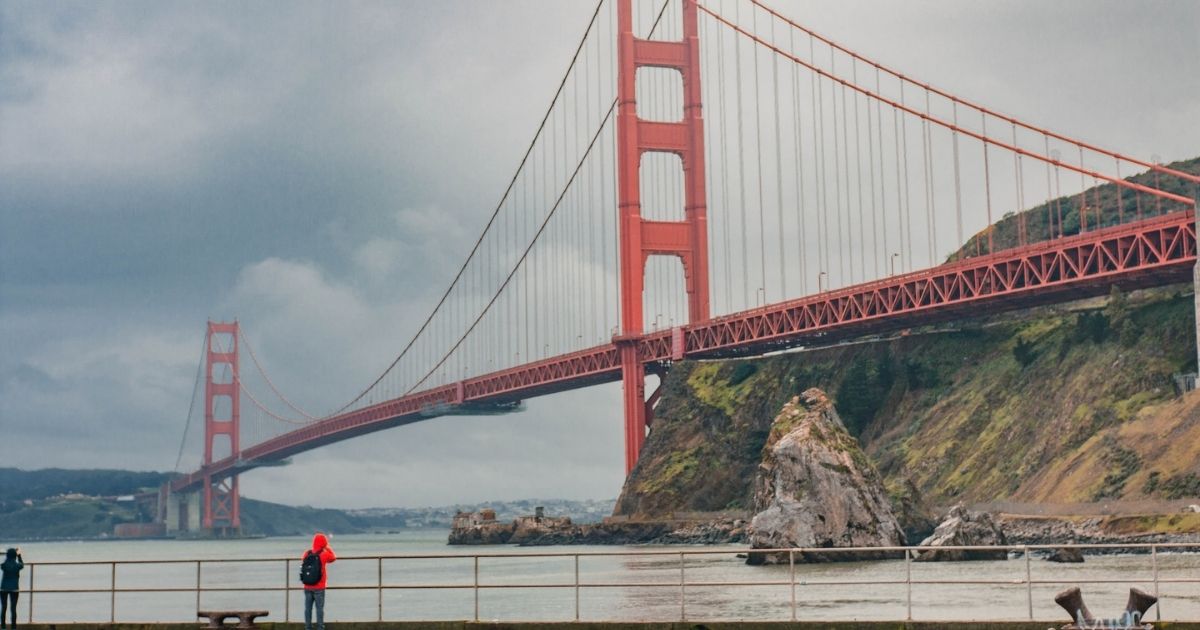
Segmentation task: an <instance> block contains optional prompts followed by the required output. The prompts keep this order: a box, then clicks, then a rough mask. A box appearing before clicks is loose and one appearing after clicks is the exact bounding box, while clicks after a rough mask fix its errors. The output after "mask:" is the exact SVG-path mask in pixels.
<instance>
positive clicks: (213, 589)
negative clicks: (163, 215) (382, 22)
mask: <svg viewBox="0 0 1200 630" xmlns="http://www.w3.org/2000/svg"><path fill="white" fill-rule="evenodd" d="M1152 581H1154V580H1153V578H1152V577H1148V578H1125V579H1107V578H1080V579H1067V578H1063V579H1055V580H1043V579H1037V580H1030V581H1028V582H1027V581H1026V580H1025V579H1024V578H1014V579H1011V580H967V579H964V580H902V579H895V580H796V582H795V584H796V585H797V586H898V585H903V584H913V585H926V586H945V585H993V586H1020V585H1023V584H1027V583H1028V584H1128V583H1131V582H1133V583H1136V582H1152ZM1158 581H1159V582H1160V583H1170V584H1200V578H1159V579H1158ZM790 584H792V582H790V581H788V580H762V581H755V580H741V581H715V582H712V581H704V582H694V581H687V582H684V583H683V586H687V587H691V586H697V587H706V586H789V585H790ZM575 586H579V587H580V588H639V587H650V588H679V586H680V583H679V581H674V582H580V583H579V584H575V583H574V582H539V583H533V584H495V583H493V584H486V583H481V584H479V585H478V586H476V585H474V584H383V585H378V584H361V585H338V586H327V587H326V589H327V590H339V591H356V590H358V591H361V590H378V589H383V590H424V589H428V590H439V589H441V590H445V589H474V588H481V589H518V588H574V587H575ZM303 590H304V587H301V586H289V587H286V588H285V587H281V586H246V587H235V586H223V587H221V586H219V587H207V586H206V587H201V588H199V589H197V588H195V587H145V588H128V587H123V588H116V589H112V588H81V589H55V588H46V589H43V588H39V589H37V590H36V591H33V592H35V593H39V594H57V595H65V594H72V593H75V594H89V593H90V594H95V593H114V592H115V593H118V594H119V593H195V592H201V593H238V592H282V591H303ZM18 592H20V593H29V592H30V591H29V590H21V591H18Z"/></svg>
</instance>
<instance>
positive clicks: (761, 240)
mask: <svg viewBox="0 0 1200 630" xmlns="http://www.w3.org/2000/svg"><path fill="white" fill-rule="evenodd" d="M750 23H751V27H750V28H751V30H752V31H754V37H755V38H758V11H756V10H754V7H753V6H752V7H751V8H750ZM750 53H751V54H752V55H754V152H755V154H756V156H757V162H756V164H757V167H756V168H755V171H756V174H757V175H758V258H759V265H760V267H759V268H760V274H761V275H760V280H759V286H758V288H759V289H761V290H762V292H763V299H764V302H765V299H766V291H767V248H766V242H765V241H766V227H765V219H764V216H763V215H765V214H766V208H765V205H766V204H765V203H764V202H763V165H762V107H760V105H759V104H760V103H761V101H762V91H761V90H760V88H759V83H758V58H759V56H760V55H759V54H758V47H757V46H751V47H750ZM755 300H756V302H755V303H756V304H757V300H758V294H757V292H756V293H755Z"/></svg>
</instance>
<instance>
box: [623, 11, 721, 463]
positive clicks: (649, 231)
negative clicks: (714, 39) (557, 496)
mask: <svg viewBox="0 0 1200 630" xmlns="http://www.w3.org/2000/svg"><path fill="white" fill-rule="evenodd" d="M638 68H668V69H671V70H675V71H678V72H679V73H680V74H681V75H682V77H683V118H682V120H681V121H678V122H655V121H647V120H642V119H640V118H638V115H637V97H636V94H637V92H636V89H635V87H636V78H637V69H638ZM617 98H618V100H619V104H618V110H617V187H618V197H619V202H620V208H619V213H620V214H619V224H620V228H619V229H620V240H621V245H620V247H621V250H620V256H621V334H620V335H618V336H617V337H616V338H615V339H614V342H615V343H616V344H617V345H618V346H619V347H620V353H621V380H622V383H623V385H624V389H625V392H624V395H625V471H626V473H628V472H629V471H631V470H633V467H634V465H635V464H637V460H638V454H639V453H640V452H641V448H642V442H643V441H644V440H645V439H646V419H647V417H648V414H649V409H648V405H647V402H646V392H645V390H646V372H645V368H644V367H643V365H642V361H641V359H640V358H639V356H638V352H639V350H638V348H639V346H640V343H639V342H640V339H641V336H642V332H643V314H642V294H643V292H644V286H645V282H644V280H645V273H646V261H647V259H648V258H649V257H650V256H676V257H678V258H679V259H680V261H681V262H682V263H683V275H684V280H685V283H686V286H687V294H688V319H689V321H691V322H698V321H704V320H706V319H708V317H709V297H708V295H709V294H708V289H709V284H708V220H707V216H706V215H707V204H706V198H707V197H706V195H705V190H704V118H703V115H702V112H701V103H700V100H701V93H700V39H699V29H698V26H697V9H696V2H695V0H683V41H678V42H671V41H657V40H646V39H639V38H637V37H634V34H633V6H632V0H620V1H619V2H618V3H617ZM650 152H660V153H673V154H675V155H678V156H679V158H680V162H681V163H682V165H683V183H684V209H683V210H684V220H683V221H649V220H645V219H643V218H642V204H641V190H640V186H641V162H642V155H643V154H644V153H650Z"/></svg>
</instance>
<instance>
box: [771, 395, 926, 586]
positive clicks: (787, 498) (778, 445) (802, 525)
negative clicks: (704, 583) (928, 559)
mask: <svg viewBox="0 0 1200 630" xmlns="http://www.w3.org/2000/svg"><path fill="white" fill-rule="evenodd" d="M754 508H755V512H756V514H755V516H754V520H753V521H752V522H751V525H750V529H751V536H750V543H751V547H752V548H755V549H778V548H789V547H809V548H812V547H879V546H896V545H903V544H904V542H905V539H904V531H903V530H902V529H901V527H900V524H899V523H898V522H897V520H896V517H895V515H894V514H893V513H892V506H891V503H890V502H889V499H888V495H887V492H886V490H885V489H884V487H883V481H882V479H881V478H880V476H879V473H878V472H877V471H876V470H875V467H874V466H873V465H872V464H871V462H870V460H868V459H867V457H866V455H864V454H863V451H862V449H861V448H860V447H859V444H858V441H857V440H855V439H854V437H853V436H851V435H850V433H849V432H847V431H846V427H845V426H844V425H843V424H842V421H841V419H840V418H839V417H838V414H837V411H835V410H834V408H833V403H832V402H831V401H830V400H829V398H828V397H827V396H826V395H825V393H824V392H822V391H821V390H819V389H816V388H813V389H809V390H807V391H805V392H804V393H803V394H802V395H800V396H797V397H794V398H792V400H791V401H789V402H788V403H787V404H786V405H784V407H783V410H782V411H781V412H780V413H779V415H778V416H776V418H775V420H774V422H773V423H772V425H771V432H770V435H769V436H768V438H767V442H766V445H765V446H764V447H763V458H762V462H761V463H760V464H759V467H758V472H757V475H756V477H755V490H754ZM878 555H881V554H862V553H854V554H850V553H813V554H797V556H796V561H797V562H829V561H839V560H858V559H862V558H863V557H864V556H878ZM749 562H750V563H751V564H775V563H786V562H788V554H787V553H755V552H751V553H750V555H749Z"/></svg>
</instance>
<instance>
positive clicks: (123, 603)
mask: <svg viewBox="0 0 1200 630" xmlns="http://www.w3.org/2000/svg"><path fill="white" fill-rule="evenodd" d="M446 535H447V531H446V530H410V531H404V532H402V533H399V534H390V535H361V536H335V537H334V539H333V541H332V544H333V547H334V549H336V550H337V553H338V555H339V556H340V557H341V558H342V559H341V560H339V561H338V562H337V563H336V564H334V565H332V566H331V567H330V571H329V580H330V586H331V587H335V586H336V587H347V586H362V587H369V588H366V589H363V590H339V589H334V588H331V589H330V590H329V592H328V593H327V595H326V598H327V602H326V620H327V621H372V620H375V619H378V618H379V617H380V616H381V615H382V618H383V619H385V620H438V619H472V618H474V616H475V595H474V592H473V590H472V589H471V588H470V586H471V584H472V583H473V580H474V570H475V563H474V560H473V559H472V558H470V557H463V558H440V559H385V560H383V561H379V560H377V559H375V558H370V559H354V558H353V557H354V556H380V555H399V554H454V555H461V556H469V555H470V554H472V553H488V554H518V553H546V552H554V553H559V552H562V553H597V552H612V551H636V552H646V551H661V550H670V551H679V550H682V549H705V548H704V547H683V546H671V547H654V546H628V547H612V546H603V547H601V546H562V547H548V548H545V547H544V548H517V547H511V546H477V547H449V546H447V545H446ZM309 542H310V539H309V538H307V537H305V538H269V539H258V540H236V541H102V542H59V543H29V544H23V545H21V547H22V551H23V554H24V557H25V560H26V562H27V563H31V564H33V565H34V566H33V567H32V571H31V570H30V569H28V568H27V569H26V570H25V571H24V572H23V573H22V576H21V577H22V589H26V588H28V587H29V579H30V574H31V573H32V574H33V579H34V585H35V586H36V588H37V592H36V593H35V594H34V595H33V597H32V598H30V596H29V594H28V593H23V594H22V595H21V601H20V606H19V610H20V618H21V619H22V620H24V619H25V618H26V616H27V614H28V612H29V604H30V603H31V602H30V600H31V599H32V604H33V616H34V620H35V621H38V622H71V621H108V620H109V618H110V616H111V615H112V611H113V604H114V603H115V613H116V615H115V616H116V619H117V620H118V621H192V620H193V619H194V616H193V614H194V613H195V611H196V610H197V598H196V594H195V592H185V593H145V592H142V593H136V592H134V593H118V594H117V595H116V597H115V602H114V601H113V597H112V596H111V595H110V594H109V593H108V592H107V589H108V588H109V585H110V582H111V580H112V577H113V575H112V574H113V570H112V567H111V565H107V564H101V565H49V564H46V565H42V566H37V563H39V562H95V561H102V562H109V561H113V560H116V561H131V560H180V561H191V562H179V563H164V564H142V565H118V567H117V570H116V583H117V587H118V588H121V589H137V588H182V589H194V587H195V585H196V582H197V568H196V562H195V560H229V559H261V560H262V561H256V562H237V563H216V562H214V563H204V564H202V566H201V568H200V576H199V582H200V584H201V585H202V587H203V588H206V589H219V588H229V589H242V588H245V589H268V590H257V591H240V592H219V591H218V592H203V593H201V595H200V599H199V608H200V609H207V608H225V607H232V608H261V609H265V610H269V611H271V615H270V617H268V618H267V619H266V620H268V621H282V620H284V619H291V620H293V621H295V620H299V619H302V618H303V596H302V595H300V594H299V593H297V592H295V591H293V592H292V593H290V594H285V592H284V590H283V588H284V587H285V586H292V587H293V588H294V587H296V586H298V582H297V577H296V573H297V572H298V570H299V566H298V562H296V561H292V562H291V564H290V565H287V564H285V560H284V559H285V558H299V557H300V555H301V554H302V553H303V551H304V549H306V548H307V546H308V544H309ZM1158 564H1159V569H1158V574H1159V577H1160V578H1161V579H1165V580H1170V579H1196V578H1200V555H1198V554H1160V555H1159V558H1158ZM1029 569H1030V572H1031V575H1032V577H1033V579H1034V580H1035V581H1036V580H1056V581H1058V582H1056V583H1054V584H1035V585H1034V586H1033V614H1034V617H1035V618H1037V619H1043V620H1060V618H1061V617H1063V613H1062V611H1061V610H1059V609H1058V607H1057V606H1056V605H1055V604H1054V602H1053V597H1054V594H1055V593H1057V592H1058V591H1060V590H1062V589H1063V588H1066V587H1067V586H1070V585H1072V584H1074V583H1076V581H1077V580H1086V579H1101V580H1117V582H1116V583H1110V584H1086V585H1082V586H1083V590H1084V593H1085V595H1086V601H1087V602H1088V606H1089V607H1090V608H1091V609H1092V612H1093V613H1095V614H1096V615H1098V616H1101V617H1116V616H1117V615H1118V614H1119V613H1120V611H1121V610H1122V609H1123V607H1124V603H1125V597H1126V593H1128V589H1129V587H1130V586H1140V587H1142V588H1143V589H1145V590H1147V591H1149V592H1153V591H1154V587H1153V581H1152V580H1153V569H1152V565H1151V559H1150V556H1148V555H1112V556H1088V558H1087V562H1086V563H1084V564H1082V565H1059V564H1053V563H1049V562H1046V561H1044V560H1039V559H1033V560H1031V561H1030V563H1029ZM911 570H912V579H914V580H942V581H953V580H995V581H1002V582H1006V583H1005V584H998V585H943V584H937V585H913V586H912V596H911V600H912V615H913V618H915V619H929V620H943V619H956V620H970V619H989V620H1002V619H1013V620H1019V619H1026V618H1027V617H1028V615H1029V609H1028V599H1027V596H1028V595H1027V588H1028V587H1027V586H1026V585H1025V584H1023V583H1015V582H1016V581H1019V580H1023V579H1024V577H1025V571H1026V563H1025V560H1023V559H1016V560H1008V561H987V562H964V563H934V564H917V563H914V564H912V565H911ZM684 573H685V575H686V577H687V580H688V581H689V582H745V581H773V580H774V581H781V582H786V581H787V580H788V567H786V566H782V567H750V566H746V564H745V561H744V560H742V559H739V558H737V557H736V556H735V554H734V553H729V554H719V555H706V556H692V557H688V558H687V559H686V560H685V562H684ZM905 573H906V566H905V563H904V562H903V561H901V560H894V561H877V562H853V563H834V564H821V565H797V568H796V580H797V582H798V584H797V586H796V588H795V600H796V612H797V616H798V617H800V618H802V619H816V620H842V619H904V618H905V616H906V615H907V605H908V590H907V588H906V586H905V584H903V583H901V584H889V585H879V584H853V583H855V582H871V581H887V580H899V581H903V580H904V578H905ZM574 574H575V564H574V559H573V558H570V557H566V558H544V557H539V558H516V557H501V558H481V559H480V560H479V581H480V583H481V584H485V585H493V586H504V587H505V588H489V589H484V590H481V591H480V594H479V617H480V618H481V619H497V620H570V619H574V618H575V598H576V592H575V589H574V588H573V587H560V588H537V587H535V586H532V585H535V584H572V583H573V581H574ZM381 575H382V582H383V584H384V585H385V586H388V587H399V586H405V585H408V586H411V585H417V584H436V585H438V586H439V587H442V588H438V589H425V590H415V589H403V588H385V589H383V590H382V592H381V591H380V590H379V589H378V588H377V586H378V584H379V582H380V576H381ZM679 575H680V558H679V556H677V555H668V556H662V555H658V556H655V555H644V556H622V557H612V556H609V557H603V556H601V557H581V559H580V561H579V579H580V582H581V583H583V584H613V583H619V584H620V585H619V586H603V587H584V588H582V589H580V591H579V613H580V617H581V618H582V619H585V620H634V619H661V620H670V619H678V618H679V617H680V613H681V593H680V588H679V586H678V581H679ZM816 582H841V583H842V584H835V585H828V584H815V583H816ZM847 583H850V584H847ZM71 589H104V590H105V591H106V592H103V593H94V594H92V593H89V594H81V593H50V592H47V591H52V590H71ZM1159 593H1160V595H1161V597H1162V602H1161V606H1162V608H1161V615H1162V618H1163V619H1179V620H1200V584H1196V583H1168V582H1160V585H1159ZM682 597H683V602H682V603H683V606H682V608H683V612H684V613H685V614H686V615H687V618H688V619H693V620H737V619H780V620H786V619H789V618H790V617H791V614H792V605H791V598H792V589H791V587H790V586H789V585H788V584H786V583H785V584H780V585H770V586H688V587H687V588H686V590H685V592H684V593H682ZM1153 618H1154V612H1153V611H1152V612H1151V619H1153ZM1061 620H1062V621H1066V619H1065V618H1064V619H1061Z"/></svg>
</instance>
